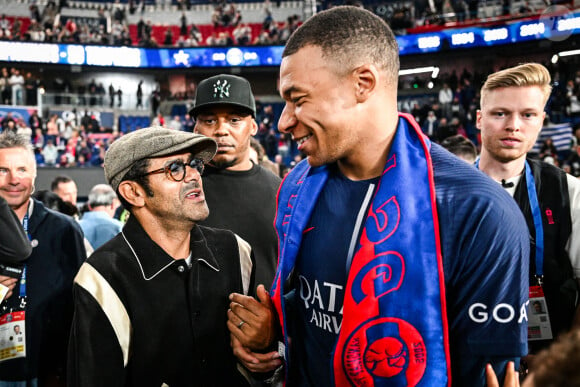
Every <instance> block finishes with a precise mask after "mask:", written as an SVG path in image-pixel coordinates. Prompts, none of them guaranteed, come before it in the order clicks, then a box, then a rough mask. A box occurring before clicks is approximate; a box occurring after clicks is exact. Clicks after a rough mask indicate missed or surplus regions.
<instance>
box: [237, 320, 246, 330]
mask: <svg viewBox="0 0 580 387" xmlns="http://www.w3.org/2000/svg"><path fill="white" fill-rule="evenodd" d="M245 323H246V322H245V321H240V323H239V324H238V329H242V325H244V324H245Z"/></svg>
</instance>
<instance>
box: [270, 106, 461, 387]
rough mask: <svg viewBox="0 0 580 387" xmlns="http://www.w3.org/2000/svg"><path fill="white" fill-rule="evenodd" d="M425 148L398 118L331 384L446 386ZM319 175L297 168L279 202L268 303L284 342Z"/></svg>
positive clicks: (322, 173)
mask: <svg viewBox="0 0 580 387" xmlns="http://www.w3.org/2000/svg"><path fill="white" fill-rule="evenodd" d="M429 147H430V143H429V140H427V139H426V137H425V136H424V135H423V134H422V132H421V130H420V128H419V127H418V125H417V124H416V123H415V121H414V120H413V118H412V117H411V116H410V115H407V114H400V117H399V124H398V127H397V132H396V134H395V137H394V140H393V145H392V148H391V151H390V154H389V156H388V159H387V163H386V166H385V168H384V171H383V174H382V176H381V178H380V181H379V183H378V185H377V188H376V190H375V194H374V197H373V200H372V203H371V205H370V208H369V210H368V214H367V218H366V220H365V222H364V225H363V230H362V233H361V238H360V240H359V245H358V249H357V251H356V253H355V255H354V257H353V260H352V265H351V267H350V270H349V273H348V280H347V285H346V292H345V298H344V307H343V320H342V326H341V330H340V334H339V337H338V342H337V344H336V347H335V351H334V360H333V362H334V364H333V368H334V378H335V385H337V386H386V385H388V386H416V385H420V386H444V385H451V376H450V375H451V371H450V364H449V340H448V329H447V314H446V307H445V285H444V278H443V263H442V255H441V246H440V239H439V223H438V218H437V208H436V201H435V185H434V180H433V168H432V163H431V157H430V154H429ZM327 177H328V171H327V169H326V168H325V167H320V168H310V167H309V165H308V164H307V163H305V162H303V163H301V164H299V165H298V166H297V167H296V168H295V169H294V170H293V171H292V172H291V173H290V174H289V175H288V176H287V178H286V180H285V181H284V183H283V185H282V187H281V189H280V192H279V194H278V212H277V216H276V222H275V223H276V229H277V232H278V238H279V260H278V269H277V273H276V278H275V279H274V287H273V289H272V299H273V301H274V305H275V306H276V309H277V311H278V316H279V318H280V322H281V325H282V330H283V333H284V337H285V341H286V352H287V353H286V360H287V366H288V367H290V366H291V363H290V362H291V359H289V356H288V352H289V351H288V342H287V334H286V319H285V308H284V299H283V293H284V290H283V286H284V282H285V281H286V280H287V279H288V278H289V275H290V273H291V271H292V269H293V267H294V263H295V261H296V257H297V254H298V251H299V248H300V242H301V238H302V232H303V230H304V228H305V227H306V224H307V222H308V220H309V218H310V214H311V213H312V210H313V208H314V205H315V203H316V200H317V198H318V194H319V193H320V192H321V191H322V189H323V187H324V184H325V182H326V179H327Z"/></svg>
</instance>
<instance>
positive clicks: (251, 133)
mask: <svg viewBox="0 0 580 387" xmlns="http://www.w3.org/2000/svg"><path fill="white" fill-rule="evenodd" d="M256 133H258V123H257V122H256V120H255V119H253V118H252V130H250V135H251V136H255V135H256Z"/></svg>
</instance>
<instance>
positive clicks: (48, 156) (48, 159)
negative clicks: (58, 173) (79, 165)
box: [42, 139, 58, 167]
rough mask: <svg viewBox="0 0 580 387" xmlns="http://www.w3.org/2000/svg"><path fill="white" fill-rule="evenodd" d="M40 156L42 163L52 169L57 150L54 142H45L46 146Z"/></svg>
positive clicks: (56, 157) (50, 140)
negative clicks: (42, 158)
mask: <svg viewBox="0 0 580 387" xmlns="http://www.w3.org/2000/svg"><path fill="white" fill-rule="evenodd" d="M42 156H43V157H44V162H45V163H46V165H47V166H48V167H54V166H55V165H56V160H57V159H58V148H57V147H56V145H54V140H52V139H49V140H46V145H45V146H44V148H43V149H42Z"/></svg>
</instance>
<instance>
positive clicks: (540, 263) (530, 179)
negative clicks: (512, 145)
mask: <svg viewBox="0 0 580 387" xmlns="http://www.w3.org/2000/svg"><path fill="white" fill-rule="evenodd" d="M526 188H527V191H528V200H529V201H530V210H531V211H532V219H533V220H534V228H535V230H536V276H537V277H539V278H541V277H542V276H543V275H544V226H543V224H542V211H541V209H540V202H539V201H538V193H537V192H536V182H535V180H534V175H533V174H532V168H530V164H529V163H528V162H527V161H526Z"/></svg>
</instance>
